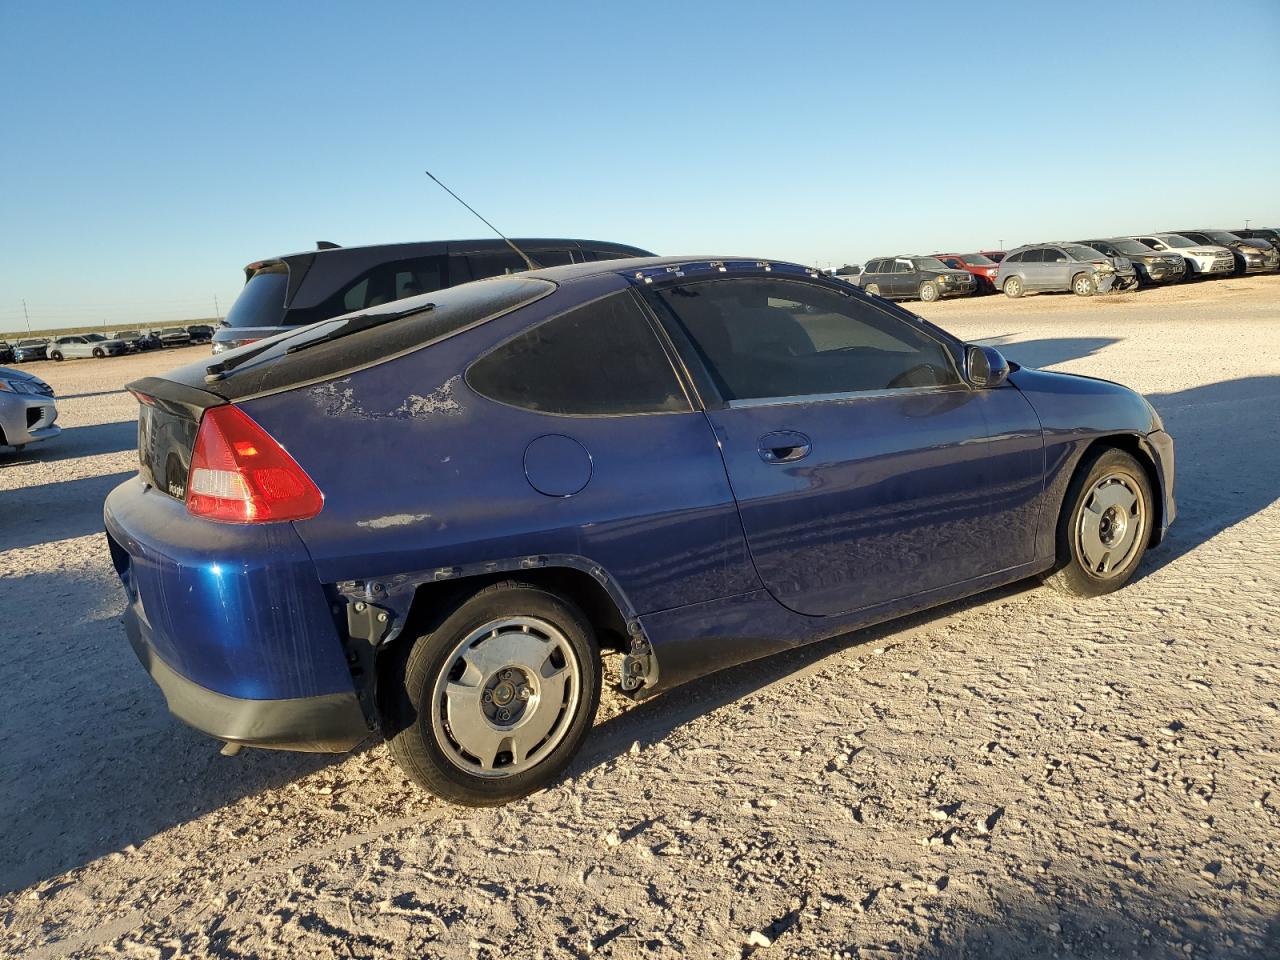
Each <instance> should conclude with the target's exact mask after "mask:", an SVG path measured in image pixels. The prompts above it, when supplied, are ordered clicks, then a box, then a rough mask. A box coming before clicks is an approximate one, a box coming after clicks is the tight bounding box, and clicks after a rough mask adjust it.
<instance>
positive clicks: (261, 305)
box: [222, 263, 289, 327]
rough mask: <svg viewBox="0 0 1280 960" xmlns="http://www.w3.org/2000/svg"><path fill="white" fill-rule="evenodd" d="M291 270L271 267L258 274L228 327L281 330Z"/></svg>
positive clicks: (239, 300) (237, 304)
mask: <svg viewBox="0 0 1280 960" xmlns="http://www.w3.org/2000/svg"><path fill="white" fill-rule="evenodd" d="M288 287H289V268H288V267H287V266H285V265H284V264H283V263H279V264H271V265H270V266H267V267H263V268H262V269H260V270H258V271H257V272H255V273H254V274H253V275H252V276H251V277H249V280H248V281H247V282H246V283H245V285H244V289H243V290H241V291H240V296H238V297H236V302H235V303H233V304H232V305H231V309H230V310H228V311H227V315H226V317H225V318H224V319H223V321H222V323H223V326H227V327H279V326H282V325H283V324H284V298H285V293H286V291H287V289H288Z"/></svg>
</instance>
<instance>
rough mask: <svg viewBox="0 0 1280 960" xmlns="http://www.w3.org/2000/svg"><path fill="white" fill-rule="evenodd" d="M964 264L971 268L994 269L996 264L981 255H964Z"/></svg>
mask: <svg viewBox="0 0 1280 960" xmlns="http://www.w3.org/2000/svg"><path fill="white" fill-rule="evenodd" d="M961 256H962V257H963V258H964V262H965V263H967V264H968V265H969V266H971V267H994V266H995V265H996V262H995V261H994V260H992V259H991V258H990V257H988V256H984V255H983V254H981V253H963V254H961Z"/></svg>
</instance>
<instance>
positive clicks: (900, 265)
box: [893, 260, 911, 273]
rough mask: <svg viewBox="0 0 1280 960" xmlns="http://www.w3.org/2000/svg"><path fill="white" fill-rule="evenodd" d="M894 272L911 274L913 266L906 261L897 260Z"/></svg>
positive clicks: (894, 262) (894, 264) (894, 263)
mask: <svg viewBox="0 0 1280 960" xmlns="http://www.w3.org/2000/svg"><path fill="white" fill-rule="evenodd" d="M893 272H894V273H910V272H911V264H909V263H907V261H905V260H895V261H893Z"/></svg>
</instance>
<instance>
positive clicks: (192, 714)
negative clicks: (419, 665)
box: [125, 614, 369, 753]
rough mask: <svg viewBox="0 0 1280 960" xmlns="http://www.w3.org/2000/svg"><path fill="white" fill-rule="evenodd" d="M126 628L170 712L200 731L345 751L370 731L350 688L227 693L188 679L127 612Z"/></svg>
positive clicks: (278, 746)
mask: <svg viewBox="0 0 1280 960" xmlns="http://www.w3.org/2000/svg"><path fill="white" fill-rule="evenodd" d="M125 631H126V633H127V634H128V635H129V643H130V645H131V646H132V647H133V652H134V653H136V654H137V655H138V659H139V660H141V661H142V665H143V667H145V668H146V671H147V673H149V674H150V675H151V679H152V680H154V681H155V682H156V685H157V686H158V687H159V688H160V692H161V693H163V694H164V698H165V701H166V702H167V703H168V705H169V712H170V713H172V714H173V715H174V716H175V717H177V718H178V719H179V720H181V721H182V722H183V723H186V724H187V725H188V726H191V727H194V728H195V729H197V730H199V731H200V732H201V733H207V734H208V735H209V736H211V737H216V738H217V739H219V740H223V741H226V742H227V743H233V744H240V745H243V746H246V747H262V748H266V749H270V750H300V751H304V752H308V753H345V752H346V751H348V750H350V749H352V748H353V747H354V746H355V745H356V744H358V743H359V742H360V741H361V740H363V739H364V738H365V737H367V736H368V735H369V728H368V726H367V725H366V724H365V719H364V714H363V713H362V712H361V710H360V703H359V701H358V700H357V699H356V695H355V693H354V692H352V693H330V694H325V695H323V696H318V697H300V698H297V699H293V700H243V699H241V698H239V697H228V696H226V695H225V694H222V693H218V692H217V691H215V690H210V689H208V688H207V687H202V686H200V684H198V683H196V682H194V681H192V680H189V679H187V678H186V677H184V676H182V674H180V673H178V672H177V671H176V670H174V669H173V668H172V667H171V666H169V665H168V664H167V663H165V662H164V661H163V660H161V659H160V658H159V657H158V656H156V654H155V652H154V651H153V650H152V649H151V648H150V647H149V646H147V644H146V643H145V641H143V639H142V635H141V632H140V631H139V629H138V624H137V622H136V620H135V619H134V618H133V617H132V616H129V615H128V614H126V616H125Z"/></svg>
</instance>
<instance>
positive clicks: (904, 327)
mask: <svg viewBox="0 0 1280 960" xmlns="http://www.w3.org/2000/svg"><path fill="white" fill-rule="evenodd" d="M658 296H659V297H660V298H661V299H662V301H663V302H664V303H665V304H666V305H667V306H668V307H669V308H670V309H671V311H672V312H673V313H674V314H675V315H676V317H677V318H678V319H679V320H680V322H681V324H682V325H683V326H684V328H685V331H686V332H687V333H688V335H689V337H690V339H691V340H692V341H693V343H694V344H695V346H696V349H697V351H698V353H699V354H700V355H701V359H702V361H703V364H704V365H705V366H706V368H707V370H708V373H709V374H710V375H711V378H712V380H713V381H714V382H715V384H716V387H717V389H718V390H719V392H720V394H721V396H722V397H723V398H724V399H725V400H748V399H768V398H779V397H799V396H812V395H815V394H825V393H855V392H865V391H883V390H909V389H919V388H922V387H950V386H955V385H958V384H959V383H960V382H961V381H960V377H959V375H958V374H957V373H956V369H955V364H954V363H953V362H952V360H951V356H950V354H949V352H948V351H947V349H946V348H945V347H944V346H943V345H942V344H941V343H940V342H939V341H937V340H935V339H934V338H933V337H932V336H930V335H929V334H928V333H926V332H925V331H924V330H923V329H918V328H916V327H914V326H912V325H911V324H909V323H908V322H906V321H904V320H900V319H898V318H897V317H895V316H893V315H891V314H889V313H887V312H886V311H883V310H880V309H879V308H877V307H875V306H873V305H872V304H870V303H867V302H865V301H864V300H863V299H862V298H860V297H855V296H853V295H851V294H850V295H845V294H842V293H838V292H836V291H834V290H828V289H826V288H825V287H820V286H816V285H814V284H807V283H800V282H792V281H786V280H764V279H758V280H757V279H750V280H748V279H734V280H711V281H702V282H699V283H690V284H684V285H681V286H677V287H671V288H667V289H665V290H662V291H659V293H658Z"/></svg>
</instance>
